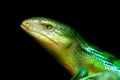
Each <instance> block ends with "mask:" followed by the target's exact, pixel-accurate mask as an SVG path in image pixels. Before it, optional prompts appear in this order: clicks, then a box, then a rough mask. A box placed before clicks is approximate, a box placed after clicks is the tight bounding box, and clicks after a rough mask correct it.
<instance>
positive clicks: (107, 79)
mask: <svg viewBox="0 0 120 80" xmlns="http://www.w3.org/2000/svg"><path fill="white" fill-rule="evenodd" d="M79 80H120V76H118V75H116V74H115V73H113V72H109V71H105V72H100V73H97V74H94V75H92V76H88V77H85V78H82V79H79Z"/></svg>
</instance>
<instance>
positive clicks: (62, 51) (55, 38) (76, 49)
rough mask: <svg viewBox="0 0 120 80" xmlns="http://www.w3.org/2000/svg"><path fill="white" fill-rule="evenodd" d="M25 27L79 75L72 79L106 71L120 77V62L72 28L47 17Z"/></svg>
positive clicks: (26, 22)
mask: <svg viewBox="0 0 120 80" xmlns="http://www.w3.org/2000/svg"><path fill="white" fill-rule="evenodd" d="M21 27H22V29H23V30H24V31H26V32H27V33H28V34H29V35H31V36H32V37H33V38H34V39H36V40H37V41H38V42H39V43H40V44H41V45H42V46H43V47H44V48H45V49H46V50H47V51H48V52H49V53H50V54H51V55H53V56H54V58H56V60H57V61H58V62H59V63H60V64H62V65H63V66H64V67H65V68H66V69H67V70H68V71H69V72H70V73H71V74H72V75H74V74H76V75H77V76H75V78H73V79H72V80H77V77H78V75H80V76H79V78H78V79H80V78H82V77H86V76H92V75H95V74H98V73H100V72H105V71H110V72H113V73H114V74H116V75H118V76H120V60H118V59H117V58H116V57H114V56H113V55H111V54H109V53H108V52H105V51H101V50H99V49H98V48H97V47H95V46H93V45H91V44H89V43H87V42H85V41H84V40H83V39H82V38H81V36H80V35H79V34H78V33H77V32H76V31H74V30H73V29H72V28H70V27H69V26H68V25H65V24H63V23H60V22H57V21H55V20H51V19H48V18H44V17H34V18H30V19H26V20H24V21H23V22H22V24H21ZM80 71H81V72H80ZM85 80H86V79H85ZM98 80H99V79H98Z"/></svg>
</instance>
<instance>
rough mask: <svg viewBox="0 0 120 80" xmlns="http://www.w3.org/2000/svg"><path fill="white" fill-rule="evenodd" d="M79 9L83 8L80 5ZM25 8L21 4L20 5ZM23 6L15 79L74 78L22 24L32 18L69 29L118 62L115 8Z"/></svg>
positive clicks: (17, 31)
mask: <svg viewBox="0 0 120 80" xmlns="http://www.w3.org/2000/svg"><path fill="white" fill-rule="evenodd" d="M79 5H80V4H79ZM21 6H22V4H21ZM52 6H53V7H51V4H49V5H47V4H46V5H45V4H44V6H38V5H34V7H33V5H26V6H25V5H24V7H23V8H17V9H16V10H17V11H18V12H17V13H16V15H15V21H16V25H15V45H16V46H15V48H14V49H15V55H14V57H15V64H16V65H15V66H14V68H15V75H16V78H17V79H20V78H21V79H23V78H24V79H34V80H35V79H39V80H47V79H48V78H49V79H51V80H70V78H71V77H72V76H71V75H70V74H69V72H67V71H66V70H65V69H64V68H63V67H62V66H61V65H60V64H59V63H57V61H56V60H54V58H53V57H52V56H51V55H50V54H49V53H48V52H46V51H45V50H44V48H42V47H41V46H40V45H39V44H38V43H37V42H36V41H35V40H34V39H33V38H32V37H31V36H29V35H28V34H26V32H24V31H23V30H22V29H21V28H20V24H21V22H22V21H23V20H24V19H27V18H31V17H39V16H40V17H41V16H42V17H48V18H51V19H55V20H57V21H60V22H63V23H65V24H68V25H70V26H71V27H72V28H73V29H75V30H76V31H77V32H78V33H79V34H80V35H81V36H82V37H83V38H84V39H85V40H86V41H87V42H89V43H91V44H93V45H95V46H97V47H100V48H101V49H103V50H105V51H108V52H110V53H111V54H114V55H115V56H117V57H118V58H119V54H120V51H119V45H120V42H119V40H120V39H119V34H120V32H119V26H120V25H119V13H118V12H119V11H118V10H117V9H116V7H117V6H116V7H110V6H105V7H103V6H102V5H99V6H97V5H95V6H87V7H86V5H84V6H79V7H77V6H76V7H75V8H73V6H72V5H69V6H71V7H68V6H67V5H64V7H63V6H62V4H61V5H60V6H59V7H58V6H57V5H53V4H52Z"/></svg>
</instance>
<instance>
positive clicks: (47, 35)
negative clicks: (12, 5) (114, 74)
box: [21, 17, 76, 53]
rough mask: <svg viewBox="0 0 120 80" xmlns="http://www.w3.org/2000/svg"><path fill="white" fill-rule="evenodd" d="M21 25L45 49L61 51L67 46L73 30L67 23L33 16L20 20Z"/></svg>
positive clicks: (73, 33) (71, 41)
mask: <svg viewBox="0 0 120 80" xmlns="http://www.w3.org/2000/svg"><path fill="white" fill-rule="evenodd" d="M21 27H22V29H23V30H25V31H26V32H27V33H28V34H30V35H31V36H32V37H34V38H35V39H36V40H37V41H38V42H39V43H40V44H41V45H42V46H43V47H45V49H47V51H52V52H55V53H56V52H57V53H59V52H61V51H62V53H63V51H64V50H65V49H67V48H69V47H70V46H71V45H72V43H73V39H74V38H75V36H76V35H75V31H73V29H71V28H70V27H69V26H68V25H65V24H63V23H60V22H57V21H55V20H51V19H48V18H44V17H34V18H30V19H26V20H24V21H23V22H22V24H21Z"/></svg>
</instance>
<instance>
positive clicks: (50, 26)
mask: <svg viewBox="0 0 120 80" xmlns="http://www.w3.org/2000/svg"><path fill="white" fill-rule="evenodd" d="M40 25H41V26H42V28H43V29H46V30H51V29H53V26H52V25H51V24H46V23H40Z"/></svg>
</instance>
